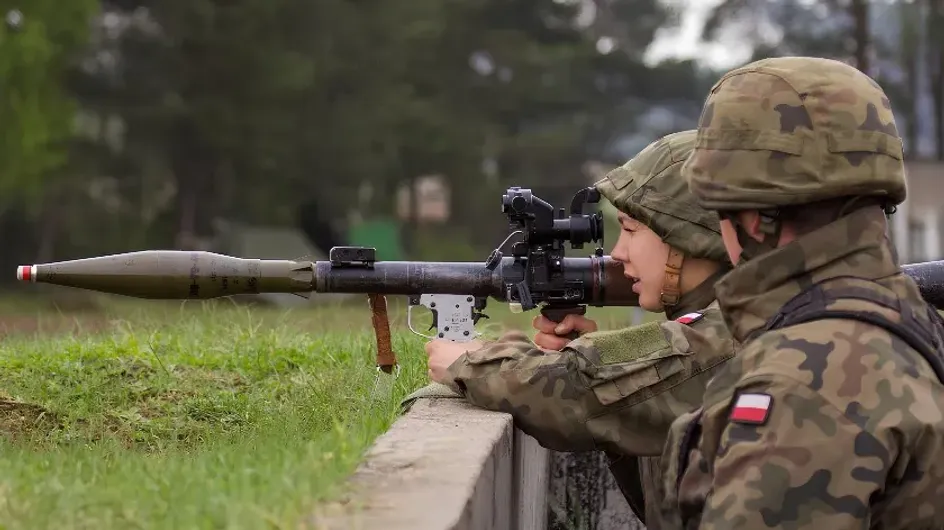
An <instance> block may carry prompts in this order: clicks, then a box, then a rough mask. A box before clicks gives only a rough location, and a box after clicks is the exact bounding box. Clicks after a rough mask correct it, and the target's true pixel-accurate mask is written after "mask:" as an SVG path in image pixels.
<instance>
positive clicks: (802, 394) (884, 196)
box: [661, 57, 944, 530]
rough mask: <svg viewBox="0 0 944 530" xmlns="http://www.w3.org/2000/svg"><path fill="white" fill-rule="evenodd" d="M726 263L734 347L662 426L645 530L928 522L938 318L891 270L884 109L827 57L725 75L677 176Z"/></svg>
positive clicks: (943, 431)
mask: <svg viewBox="0 0 944 530" xmlns="http://www.w3.org/2000/svg"><path fill="white" fill-rule="evenodd" d="M682 172H683V174H684V175H685V178H686V179H687V180H688V182H689V186H690V189H691V192H692V194H693V195H695V196H696V197H697V199H698V202H699V204H700V205H701V206H702V207H704V208H707V209H710V210H714V211H717V212H718V213H719V215H720V217H721V218H722V221H721V227H722V234H723V236H724V242H725V246H726V248H727V249H728V253H729V255H730V256H731V259H732V261H733V262H734V263H735V268H734V270H733V271H732V272H730V273H729V274H728V275H727V276H725V277H724V278H723V279H722V280H721V281H720V282H718V285H717V290H716V292H717V295H718V300H719V302H720V304H721V309H722V312H723V314H724V318H725V320H726V322H727V324H728V327H729V328H730V329H731V332H732V333H733V335H734V338H735V339H736V340H737V341H739V343H741V345H742V350H741V351H740V352H739V354H738V356H737V358H736V359H734V360H732V361H731V362H729V363H726V364H725V366H724V367H723V368H722V369H721V370H720V371H719V372H718V374H717V375H716V376H715V377H714V378H713V379H712V380H711V382H710V383H709V384H708V388H707V391H706V393H705V396H704V404H703V405H702V406H701V407H699V408H698V409H697V410H694V411H692V412H690V413H687V414H685V415H683V416H682V417H680V418H679V419H678V420H676V422H675V423H674V424H673V425H672V428H671V434H670V437H669V440H668V442H667V444H666V447H665V453H664V456H663V459H662V462H663V464H664V466H665V468H664V471H665V475H664V482H663V492H662V493H663V496H664V502H663V509H662V510H661V517H662V521H661V523H662V525H663V527H664V528H678V529H682V528H686V529H688V528H700V529H729V528H765V529H767V528H790V529H805V528H829V529H832V530H839V529H845V528H883V529H886V530H893V529H905V528H910V529H917V528H926V529H931V528H944V487H942V482H944V384H942V378H944V362H942V358H944V357H942V338H944V326H942V322H941V318H940V317H939V316H938V313H937V312H936V311H934V310H933V309H932V308H931V307H930V306H929V305H928V304H927V303H925V301H924V300H923V299H922V298H921V295H920V294H919V292H918V289H917V287H916V285H915V283H914V282H913V281H912V280H911V279H910V278H909V277H908V276H906V275H904V274H903V273H902V271H901V270H900V268H899V265H898V263H897V256H896V255H895V252H894V248H893V246H892V244H891V243H890V242H889V240H888V236H887V233H888V231H887V225H886V213H892V210H893V208H894V206H895V205H897V204H900V203H901V202H902V201H904V199H905V176H904V174H905V170H904V165H903V162H902V143H901V139H900V138H899V135H898V131H897V128H896V126H895V120H894V117H893V116H892V110H891V105H890V104H889V100H888V98H887V97H886V96H885V94H884V93H883V91H882V89H881V87H879V85H878V84H877V83H875V82H874V81H873V80H872V79H870V78H869V77H868V76H867V75H865V74H863V73H862V72H860V71H858V70H856V69H855V68H852V67H851V66H848V65H845V64H844V63H841V62H838V61H832V60H827V59H815V58H804V57H783V58H774V59H765V60H761V61H757V62H753V63H750V64H748V65H746V66H743V67H741V68H737V69H735V70H733V71H731V72H729V73H727V74H725V75H724V76H723V77H722V78H721V79H720V80H719V81H718V82H717V83H716V84H715V86H714V87H713V88H712V90H711V92H710V94H709V95H708V98H707V99H706V101H705V105H704V108H703V112H702V116H701V119H700V122H699V126H698V133H697V139H696V141H695V147H694V149H693V152H692V155H691V156H690V157H689V159H688V160H687V161H686V163H685V165H684V166H683V169H682Z"/></svg>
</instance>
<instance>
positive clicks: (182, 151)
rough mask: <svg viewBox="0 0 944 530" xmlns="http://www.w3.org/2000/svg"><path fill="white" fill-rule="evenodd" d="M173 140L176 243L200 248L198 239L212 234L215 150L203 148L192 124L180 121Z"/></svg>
mask: <svg viewBox="0 0 944 530" xmlns="http://www.w3.org/2000/svg"><path fill="white" fill-rule="evenodd" d="M174 141H175V146H174V150H173V155H172V156H173V158H172V168H173V171H174V178H175V181H176V184H177V212H178V215H179V216H180V217H179V219H180V220H179V224H178V226H177V237H176V238H175V239H176V241H175V245H176V247H177V248H178V249H180V250H202V248H201V247H202V246H203V245H202V244H201V243H200V241H201V239H202V238H204V237H206V236H209V235H210V234H211V233H212V225H211V221H212V219H213V216H214V214H215V212H216V207H217V199H216V196H215V194H214V192H213V184H214V181H215V175H216V170H217V164H216V163H215V160H216V153H214V152H212V150H211V148H208V147H202V145H203V144H202V143H201V142H200V141H199V138H197V136H196V135H195V134H193V130H192V126H191V124H181V125H180V127H179V134H177V135H176V137H175V139H174Z"/></svg>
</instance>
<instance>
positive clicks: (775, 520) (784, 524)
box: [679, 377, 895, 530]
mask: <svg viewBox="0 0 944 530" xmlns="http://www.w3.org/2000/svg"><path fill="white" fill-rule="evenodd" d="M864 420H866V418H864V417H862V416H859V415H858V414H857V413H856V410H855V409H853V408H850V409H848V410H847V411H843V410H840V409H839V408H837V407H836V406H834V405H833V404H832V403H830V402H829V401H828V400H827V399H825V398H824V397H823V396H821V395H820V394H818V393H816V392H814V391H813V390H812V389H810V388H809V387H808V386H807V385H805V384H801V383H798V382H794V381H792V380H789V379H786V378H776V379H775V378H773V377H752V378H750V379H745V380H743V381H742V382H741V383H740V384H739V385H738V387H737V390H736V392H735V393H734V395H733V397H732V399H731V400H730V401H724V402H723V403H719V404H718V405H715V406H712V407H711V408H710V409H708V411H706V415H705V417H704V418H703V419H702V421H701V424H702V426H703V428H704V430H705V433H706V435H707V434H708V433H720V439H718V437H717V435H715V439H712V437H710V436H706V437H705V439H704V440H703V443H702V444H701V446H700V447H699V448H698V449H700V451H696V452H695V453H694V454H698V453H699V452H700V453H701V454H702V455H705V456H707V457H708V458H709V460H710V459H711V458H712V456H711V455H714V460H713V462H712V465H711V466H709V468H710V469H711V476H712V480H711V486H710V489H709V490H708V491H711V494H710V495H709V496H708V498H707V499H706V502H705V507H704V512H703V516H702V520H701V524H700V525H699V526H698V528H700V529H705V530H708V529H711V530H721V529H732V528H763V529H771V528H775V529H777V528H780V529H787V528H789V529H791V530H796V529H807V528H808V529H813V528H817V529H819V528H829V529H830V530H845V529H852V528H855V529H860V528H868V527H869V524H870V523H869V513H870V512H869V505H870V503H871V501H872V500H873V499H874V498H875V497H874V496H875V495H877V494H880V493H881V491H882V490H883V488H884V479H885V476H886V472H887V470H888V466H889V465H890V463H891V462H892V461H894V459H895V456H894V454H895V448H893V447H888V446H887V445H886V444H885V443H883V440H880V439H877V438H876V437H875V436H873V434H871V433H870V432H868V431H867V430H865V429H864V428H863V426H864ZM692 467H699V466H692ZM690 472H691V474H692V477H690V479H689V477H685V478H683V480H682V481H681V484H682V486H681V488H682V490H684V489H685V487H686V484H689V485H690V486H691V487H693V488H698V486H697V484H698V483H699V480H698V479H697V478H696V477H697V476H698V475H699V474H700V473H701V472H700V471H699V470H697V469H691V470H690ZM697 494H698V492H696V491H688V492H685V491H679V499H681V500H682V502H683V503H684V500H685V499H686V498H688V499H691V498H693V496H696V497H697ZM683 508H684V507H683ZM683 511H684V510H683Z"/></svg>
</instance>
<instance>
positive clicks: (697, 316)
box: [675, 313, 705, 325]
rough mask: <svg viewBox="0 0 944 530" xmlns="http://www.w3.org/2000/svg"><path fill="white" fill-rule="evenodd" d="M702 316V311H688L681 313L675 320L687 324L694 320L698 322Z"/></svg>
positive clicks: (692, 322)
mask: <svg viewBox="0 0 944 530" xmlns="http://www.w3.org/2000/svg"><path fill="white" fill-rule="evenodd" d="M704 317H705V315H704V314H702V313H688V314H686V315H682V316H680V317H678V318H676V319H675V321H676V322H678V323H679V324H685V325H688V324H694V323H695V322H698V321H699V320H701V319H702V318H704Z"/></svg>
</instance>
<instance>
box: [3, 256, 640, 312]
mask: <svg viewBox="0 0 944 530" xmlns="http://www.w3.org/2000/svg"><path fill="white" fill-rule="evenodd" d="M563 265H564V275H565V280H567V281H566V282H565V283H566V284H567V285H569V286H571V288H572V287H573V286H582V292H581V293H580V299H579V300H573V302H574V303H581V304H589V305H615V306H633V305H637V304H638V296H637V295H636V294H635V293H633V291H632V282H631V281H630V280H628V279H627V278H625V277H624V276H623V270H622V265H620V263H619V262H616V261H614V260H612V259H611V258H610V257H609V256H602V257H586V258H564V263H563ZM520 270H521V269H520V268H519V267H517V266H514V265H513V258H503V259H502V260H501V263H499V264H498V266H497V267H496V268H495V269H494V270H489V269H488V268H486V267H485V263H484V262H424V261H376V262H372V263H371V264H370V265H369V266H365V265H361V264H354V265H352V264H335V263H332V262H330V261H295V260H273V259H248V258H238V257H233V256H227V255H223V254H217V253H213V252H206V251H178V250H145V251H138V252H127V253H123V254H113V255H108V256H99V257H92V258H83V259H76V260H68V261H58V262H52V263H44V264H36V265H29V266H22V267H19V268H18V269H17V277H18V278H19V279H20V280H21V281H27V282H36V283H48V284H53V285H61V286H66V287H74V288H79V289H87V290H92V291H99V292H104V293H111V294H119V295H124V296H131V297H135V298H149V299H159V300H180V299H209V298H217V297H223V296H231V295H243V294H260V293H291V294H303V293H309V292H315V293H378V294H390V295H416V294H467V295H471V296H478V297H491V298H495V299H497V300H502V301H509V300H508V293H507V290H506V282H513V283H517V282H520V281H521V280H523V279H524V278H523V277H514V278H512V277H511V276H512V275H513V273H512V271H515V273H516V274H518V275H519V276H520V273H519V272H518V271H520ZM531 288H532V290H534V291H535V292H539V291H541V288H542V286H541V285H532V286H531ZM552 294H556V293H552Z"/></svg>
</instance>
